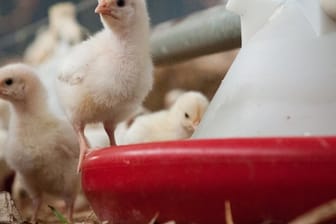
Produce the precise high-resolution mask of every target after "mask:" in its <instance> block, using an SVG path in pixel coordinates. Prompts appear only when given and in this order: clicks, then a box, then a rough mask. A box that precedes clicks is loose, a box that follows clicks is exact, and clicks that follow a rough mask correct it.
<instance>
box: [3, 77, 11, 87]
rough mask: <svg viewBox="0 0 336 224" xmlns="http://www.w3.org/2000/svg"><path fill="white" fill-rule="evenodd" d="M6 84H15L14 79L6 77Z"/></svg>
mask: <svg viewBox="0 0 336 224" xmlns="http://www.w3.org/2000/svg"><path fill="white" fill-rule="evenodd" d="M5 84H6V85H7V86H10V85H12V84H13V79H11V78H9V79H6V80H5Z"/></svg>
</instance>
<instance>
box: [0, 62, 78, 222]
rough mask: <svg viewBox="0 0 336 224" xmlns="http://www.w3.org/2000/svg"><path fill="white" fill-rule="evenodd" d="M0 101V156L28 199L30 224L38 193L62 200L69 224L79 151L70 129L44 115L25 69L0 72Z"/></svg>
mask: <svg viewBox="0 0 336 224" xmlns="http://www.w3.org/2000/svg"><path fill="white" fill-rule="evenodd" d="M0 98H2V99H4V100H7V101H9V102H10V104H11V110H12V111H11V113H12V115H11V118H10V123H9V134H8V140H7V144H6V148H5V151H4V156H5V159H6V161H7V163H8V164H9V166H10V167H11V168H12V169H13V170H15V171H16V172H17V175H18V178H19V179H20V182H21V183H22V184H23V187H24V189H25V190H26V191H27V192H28V194H29V195H30V197H31V198H32V200H33V207H34V212H33V216H32V219H33V221H35V220H36V218H37V213H38V210H39V207H40V205H41V203H42V194H43V193H49V194H52V195H55V196H60V197H62V198H63V199H64V201H65V203H66V207H67V210H68V216H69V219H70V220H71V219H72V211H73V204H74V200H75V197H76V194H77V192H78V187H79V176H78V174H77V173H76V165H77V162H78V155H79V147H78V144H77V141H76V135H75V133H74V131H73V129H72V127H71V125H70V124H69V123H68V122H66V121H64V120H60V119H58V118H56V117H55V116H54V115H53V114H52V113H50V111H49V108H48V106H47V94H46V90H45V88H44V86H43V85H42V83H41V81H40V80H39V79H38V77H37V76H36V74H35V72H34V71H33V70H32V68H31V67H29V66H26V65H23V64H12V65H7V66H5V67H2V68H1V69H0Z"/></svg>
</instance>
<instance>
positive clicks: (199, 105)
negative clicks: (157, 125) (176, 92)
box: [171, 91, 209, 132]
mask: <svg viewBox="0 0 336 224" xmlns="http://www.w3.org/2000/svg"><path fill="white" fill-rule="evenodd" d="M208 105H209V101H208V99H207V98H206V97H205V96H204V95H203V94H201V93H199V92H196V91H189V92H186V93H184V94H182V95H181V96H180V97H179V98H178V99H177V100H176V102H175V104H174V105H173V106H172V108H171V110H172V111H173V113H174V114H175V116H177V118H178V120H179V121H180V124H181V125H182V126H183V127H184V128H185V129H186V130H187V131H189V132H194V131H195V129H196V128H197V127H198V124H199V123H200V121H201V119H202V116H203V114H204V113H205V111H206V108H207V107H208Z"/></svg>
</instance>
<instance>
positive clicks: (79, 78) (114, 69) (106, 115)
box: [57, 0, 153, 171]
mask: <svg viewBox="0 0 336 224" xmlns="http://www.w3.org/2000/svg"><path fill="white" fill-rule="evenodd" d="M95 12H96V13H99V14H100V18H101V21H102V23H103V25H104V29H103V30H102V31H101V32H99V33H97V34H96V35H95V36H93V37H91V38H90V39H89V40H87V41H85V42H83V43H81V44H80V45H77V46H76V47H75V48H74V49H73V50H72V52H70V54H69V55H68V57H67V58H66V60H65V64H64V67H63V71H62V73H61V75H60V76H59V77H58V82H57V84H58V85H57V87H58V95H59V98H60V101H61V103H62V105H63V107H64V108H65V113H66V115H67V117H68V118H69V120H70V122H71V123H72V125H73V127H74V129H75V131H76V133H77V137H78V140H79V144H80V159H79V164H78V171H80V169H81V164H82V160H83V158H84V156H85V153H86V152H87V151H88V148H89V144H88V141H87V139H86V137H85V135H84V129H85V126H86V124H89V123H97V122H102V123H103V125H104V129H105V131H106V133H107V135H108V137H109V141H110V144H111V145H115V140H114V129H115V125H116V124H117V123H118V122H120V121H122V120H124V119H126V118H127V117H128V116H129V115H130V114H131V113H132V111H133V110H135V109H136V108H137V107H138V106H139V105H140V104H141V103H142V101H143V100H144V99H145V97H146V96H147V94H148V92H149V91H150V90H151V88H152V83H153V76H152V70H153V65H152V59H151V56H150V47H149V34H150V32H149V31H150V27H149V18H148V13H147V9H146V2H145V0H99V3H98V6H97V7H96V9H95Z"/></svg>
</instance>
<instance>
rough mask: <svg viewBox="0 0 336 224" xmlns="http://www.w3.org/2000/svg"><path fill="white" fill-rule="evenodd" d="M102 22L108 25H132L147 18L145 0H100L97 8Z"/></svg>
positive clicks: (96, 10)
mask: <svg viewBox="0 0 336 224" xmlns="http://www.w3.org/2000/svg"><path fill="white" fill-rule="evenodd" d="M95 12H96V13H99V14H100V15H101V19H102V22H103V23H104V24H106V25H108V26H111V27H116V26H130V25H132V24H134V23H136V22H138V21H141V20H143V19H147V14H146V12H147V11H146V2H145V1H144V0H98V5H97V7H96V9H95Z"/></svg>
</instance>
